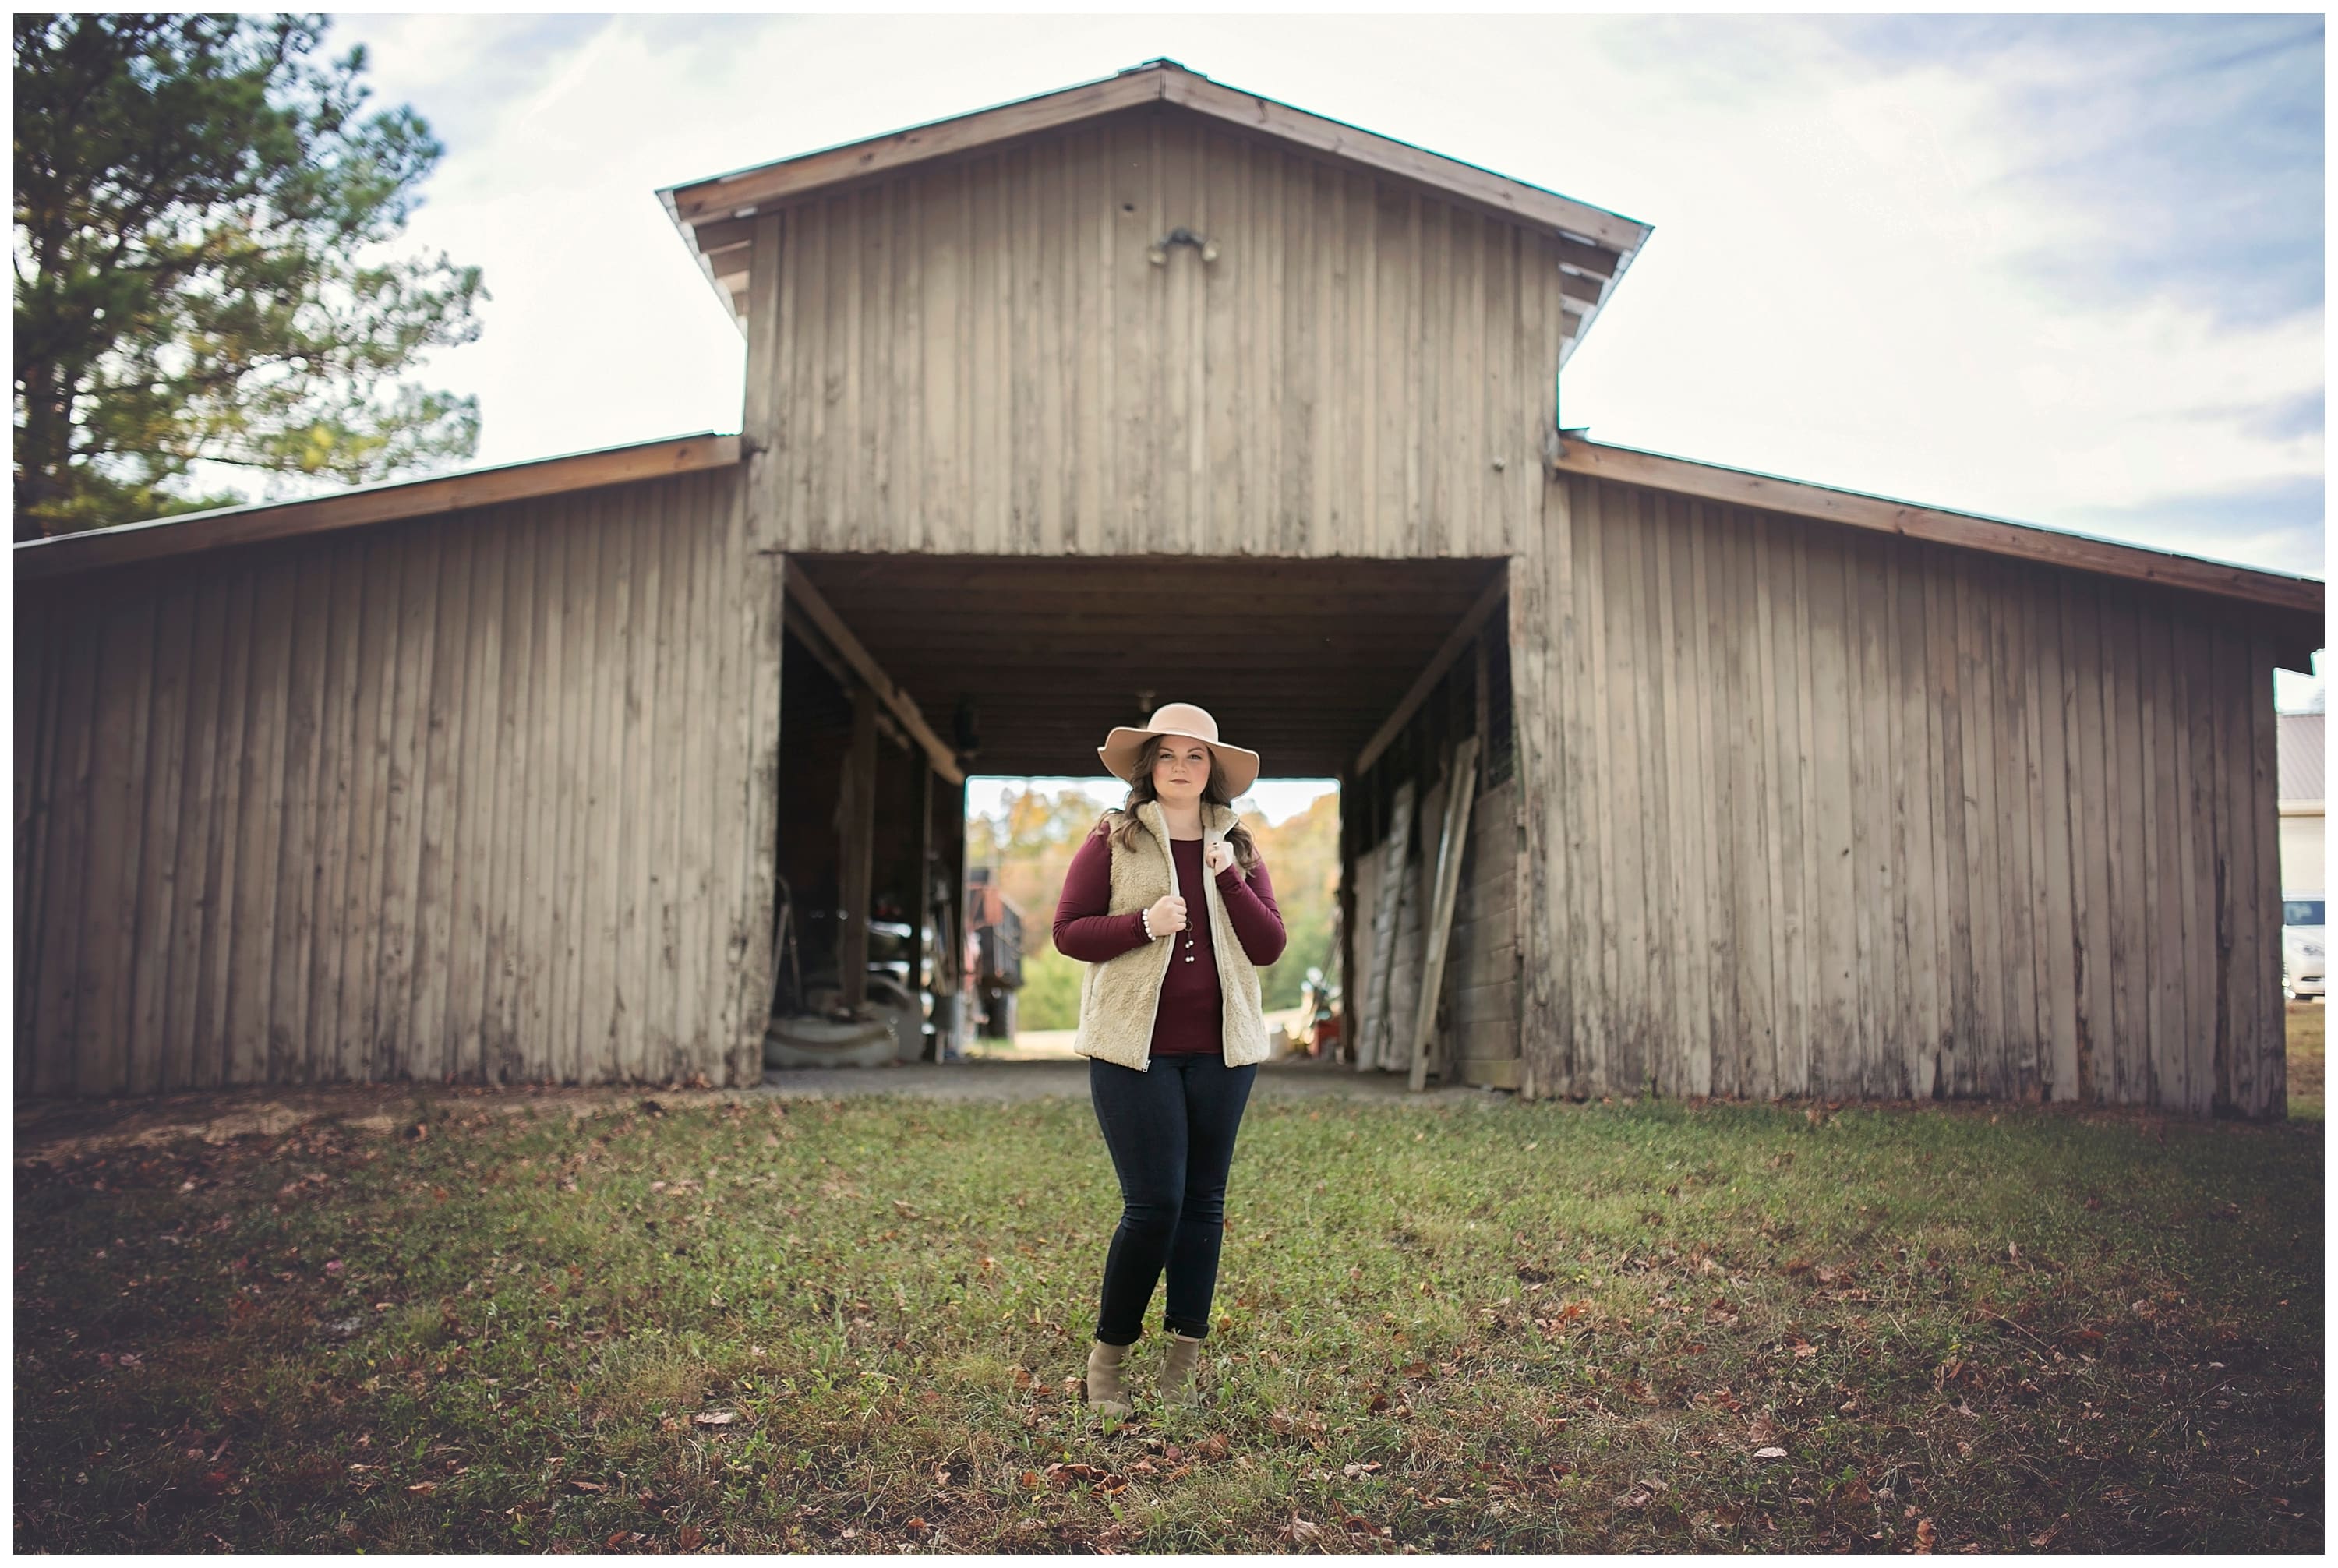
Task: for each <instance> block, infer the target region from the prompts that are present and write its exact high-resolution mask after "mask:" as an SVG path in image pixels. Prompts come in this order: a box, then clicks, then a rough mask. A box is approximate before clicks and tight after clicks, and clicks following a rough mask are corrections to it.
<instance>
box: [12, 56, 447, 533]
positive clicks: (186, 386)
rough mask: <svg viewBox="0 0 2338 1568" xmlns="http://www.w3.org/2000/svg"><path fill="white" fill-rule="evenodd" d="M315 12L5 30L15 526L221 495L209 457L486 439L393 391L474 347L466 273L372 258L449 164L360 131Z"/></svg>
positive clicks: (438, 445) (334, 464) (279, 465)
mask: <svg viewBox="0 0 2338 1568" xmlns="http://www.w3.org/2000/svg"><path fill="white" fill-rule="evenodd" d="M326 26H327V22H326V19H325V18H323V17H321V16H278V17H274V18H257V17H248V16H234V15H170V16H152V15H101V14H94V13H83V14H74V15H20V16H18V17H17V18H16V26H15V42H16V73H15V88H16V256H15V260H16V317H15V325H16V536H17V537H18V538H19V539H23V538H27V537H34V536H37V535H40V534H60V533H66V532H70V531H73V530H75V529H81V528H90V527H97V526H102V525H103V524H109V523H121V522H128V521H133V520H137V519H141V518H146V517H155V516H162V515H170V514H172V513H176V512H185V511H191V510H199V509H201V508H203V507H207V506H215V505H231V504H233V503H235V502H237V501H240V500H241V497H240V496H235V495H226V496H220V495H186V494H182V493H179V492H176V491H173V490H172V489H169V488H167V487H168V486H170V485H172V482H173V481H177V480H181V479H183V478H184V477H185V476H186V475H187V474H188V473H189V471H190V467H191V465H192V464H193V463H194V462H195V461H196V460H198V459H202V460H207V461H210V462H214V463H222V464H233V465H238V466H243V467H246V468H251V469H254V470H259V471H263V472H271V473H282V474H290V473H299V474H303V475H328V476H330V477H332V478H336V479H339V480H342V481H344V482H349V483H356V482H359V481H364V480H369V479H379V478H385V477H388V476H390V475H396V474H399V473H403V472H407V471H408V470H410V469H412V468H414V467H417V466H420V465H423V464H425V463H428V462H434V461H439V460H444V459H447V458H455V459H460V458H464V457H467V456H471V455H472V453H474V452H475V451H476V449H477V443H478V424H479V415H478V407H477V402H476V399H475V398H470V397H454V396H452V395H450V394H447V393H444V392H431V391H427V390H424V389H423V388H421V387H417V386H414V385H410V384H393V383H394V378H395V377H398V375H399V374H400V373H401V372H403V371H404V370H405V369H406V368H408V366H409V365H410V364H411V363H412V361H413V360H414V359H415V358H416V357H417V355H418V354H420V353H422V352H423V351H424V350H426V349H427V348H432V347H436V346H439V345H448V344H458V343H467V342H469V341H471V340H472V339H473V338H476V336H477V335H478V326H477V322H476V319H475V318H474V316H473V313H472V312H473V307H474V305H475V304H476V302H477V301H479V300H481V299H485V298H486V291H485V290H484V289H481V287H480V285H479V270H478V269H477V268H476V267H457V266H456V265H454V264H453V263H452V262H450V261H449V260H447V258H446V257H445V256H444V255H443V254H442V255H440V256H439V257H438V258H437V260H421V259H414V260H386V259H382V258H381V257H380V256H379V255H378V249H379V248H380V247H381V246H383V245H384V244H385V243H387V242H388V241H389V240H394V239H395V238H396V237H397V236H398V234H399V233H401V232H402V231H403V230H404V229H405V226H406V222H407V220H408V216H409V215H410V214H411V212H412V211H413V208H414V205H415V202H416V201H417V196H416V189H417V186H418V185H419V184H420V182H421V181H422V180H423V178H424V177H425V176H426V175H427V174H428V173H429V171H431V169H432V168H433V167H435V166H436V164H437V161H438V159H439V156H440V154H441V152H442V151H443V149H441V148H440V146H439V145H438V143H437V142H436V141H434V140H432V138H431V135H430V131H429V127H428V126H427V124H425V123H424V122H423V121H422V120H421V119H420V118H418V117H417V115H416V114H415V113H414V112H413V111H412V110H411V109H407V108H400V109H396V110H391V111H388V112H385V113H374V114H371V115H370V116H365V117H361V116H360V113H359V110H360V107H361V106H362V104H363V103H364V102H365V100H366V99H367V98H368V97H369V96H370V95H371V89H369V88H368V87H366V86H364V85H362V84H361V83H359V80H358V78H359V75H360V74H362V73H363V72H364V70H365V68H366V52H365V49H364V47H363V45H359V46H357V47H355V48H353V49H351V50H350V51H349V54H348V55H347V56H346V57H345V58H343V59H341V60H339V61H338V62H330V63H328V64H323V65H317V64H311V63H310V62H309V56H310V55H311V54H313V53H314V52H315V51H316V50H317V48H318V46H319V44H320V42H321V41H322V39H323V35H324V33H325V29H326Z"/></svg>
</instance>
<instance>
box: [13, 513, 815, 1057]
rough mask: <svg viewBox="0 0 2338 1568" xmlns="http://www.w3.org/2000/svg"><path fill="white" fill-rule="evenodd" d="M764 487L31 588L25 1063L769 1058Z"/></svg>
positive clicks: (22, 746)
mask: <svg viewBox="0 0 2338 1568" xmlns="http://www.w3.org/2000/svg"><path fill="white" fill-rule="evenodd" d="M739 489H740V486H739V485H737V483H736V480H735V475H734V474H733V473H732V472H728V471H725V472H716V473H710V474H705V475H690V476H687V477H682V478H676V479H671V480H659V481H654V482H649V483H643V484H637V485H622V486H613V487H609V488H606V489H603V490H596V491H586V492H582V493H579V494H576V495H566V496H559V497H554V498H548V499H545V500H540V501H531V502H523V503H516V504H513V505H504V506H497V507H493V508H486V509H482V510H478V511H474V512H468V513H460V514H456V515H449V516H447V517H444V518H435V519H429V520H424V521H417V522H412V523H401V524H386V525H382V526H378V527H374V528H368V529H365V530H362V531H359V532H354V533H350V534H341V535H326V536H321V537H319V538H315V539H309V540H300V541H291V542H287V543H284V544H271V545H265V546H256V547H253V548H249V549H243V550H233V551H223V552H221V553H219V554H213V555H201V556H196V557H192V558H190V559H188V560H186V561H183V562H177V563H173V564H171V565H170V566H169V567H168V568H167V569H161V570H124V571H117V572H108V573H94V574H92V575H90V576H88V577H84V578H78V579H69V580H66V581H65V582H63V583H57V584H55V585H54V586H50V585H44V588H43V590H42V592H41V593H38V594H24V595H20V598H19V602H18V610H17V619H16V670H17V675H16V681H17V685H16V692H17V720H16V721H17V732H16V738H17V744H16V779H15V786H16V857H17V881H16V887H17V902H16V933H17V944H16V973H17V1007H16V1040H17V1047H16V1086H17V1089H18V1091H19V1092H20V1093H40V1094H45V1093H84V1094H87V1093H151V1092H154V1091H160V1090H170V1089H179V1088H187V1087H200V1086H215V1085H226V1084H239V1083H307V1082H327V1081H336V1080H339V1081H349V1080H356V1081H378V1080H388V1079H396V1078H405V1077H412V1078H427V1079H437V1078H441V1077H444V1076H447V1075H448V1074H452V1075H454V1076H456V1077H458V1078H465V1079H480V1078H489V1079H492V1078H496V1077H498V1076H503V1077H507V1078H511V1079H515V1080H531V1079H545V1078H552V1079H561V1080H565V1081H570V1082H585V1083H593V1082H600V1081H606V1080H614V1079H626V1078H646V1079H663V1078H666V1077H669V1076H674V1075H680V1076H683V1077H687V1076H688V1075H690V1074H692V1073H704V1074H705V1075H706V1076H707V1078H708V1080H709V1081H710V1082H714V1083H725V1082H730V1081H732V1075H733V1074H734V1073H736V1072H737V1071H739V1063H742V1061H743V1062H747V1063H752V1071H756V1072H760V1065H761V1063H760V1051H759V1050H758V1049H754V1048H753V1047H754V1046H755V1045H759V1043H760V1039H761V1015H760V1010H761V1005H762V1000H763V999H762V996H761V986H762V985H763V979H762V976H763V974H764V964H763V961H762V956H763V954H764V951H765V949H766V948H767V946H768V937H767V936H766V935H765V930H766V927H765V926H760V925H758V923H757V917H756V915H755V911H756V910H757V909H758V908H759V907H761V908H762V909H763V910H764V911H765V912H766V915H767V914H768V897H769V896H768V890H767V889H759V888H758V887H757V886H756V884H757V883H758V882H759V881H761V882H764V883H767V882H768V877H769V867H766V866H763V865H761V861H762V860H764V859H766V858H768V855H767V854H766V853H765V852H766V851H767V850H768V848H769V846H768V844H767V843H765V842H764V840H765V839H766V838H768V836H769V835H768V827H769V818H768V813H767V812H766V813H765V814H764V815H763V816H762V817H761V818H760V820H761V822H762V824H763V826H762V828H757V827H756V826H755V823H756V822H757V821H758V820H759V818H758V816H757V812H758V809H759V807H760V805H761V803H760V802H758V801H757V800H756V799H755V798H754V793H753V788H752V786H753V779H752V777H751V772H750V766H749V754H750V751H751V750H762V749H764V748H765V746H766V744H767V743H768V740H769V738H770V730H771V725H772V724H775V723H776V721H777V715H776V696H775V694H774V695H773V698H772V707H773V711H772V713H771V714H770V715H768V716H765V718H764V719H763V720H761V729H760V731H758V730H755V729H754V727H753V725H752V723H751V714H750V711H749V710H750V709H751V707H752V702H753V701H755V700H756V696H755V694H756V693H757V692H758V691H762V690H763V689H765V688H770V689H771V691H772V692H773V693H775V691H776V684H775V682H776V673H777V672H776V671H771V672H770V675H771V679H768V680H766V679H761V678H760V677H755V676H751V673H750V667H751V663H754V662H755V661H751V659H750V656H749V652H750V650H749V638H750V636H751V635H752V634H753V628H754V627H756V626H757V625H758V624H759V622H757V621H756V618H755V617H754V616H753V615H752V613H751V608H752V607H750V606H748V605H746V604H745V603H743V602H742V601H743V598H744V593H745V591H744V590H743V589H742V586H741V584H742V581H744V580H745V576H744V574H742V572H741V571H740V570H739V569H738V566H737V560H738V557H739V556H740V555H741V554H742V529H743V527H744V526H745V520H744V509H743V508H742V507H741V506H740V505H738V493H739ZM771 623H772V624H773V625H776V621H775V620H774V621H773V622H771ZM758 734H760V739H757V738H756V737H757V736H758ZM751 1034H752V1036H753V1041H752V1043H751V1044H750V1045H749V1046H746V1047H742V1044H741V1042H742V1040H746V1039H747V1037H748V1036H749V1035H751Z"/></svg>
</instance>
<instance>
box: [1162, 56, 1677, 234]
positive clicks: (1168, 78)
mask: <svg viewBox="0 0 2338 1568" xmlns="http://www.w3.org/2000/svg"><path fill="white" fill-rule="evenodd" d="M1161 95H1162V97H1163V99H1164V101H1165V102H1167V103H1174V104H1177V105H1179V106H1180V107H1182V108H1186V109H1192V110H1195V111H1197V112H1199V113H1203V114H1207V115H1209V116H1211V117H1212V118H1213V119H1218V120H1223V121H1226V122H1230V123H1232V124H1235V125H1241V126H1245V127H1247V128H1248V129H1250V130H1252V131H1258V132H1264V133H1265V134H1267V135H1269V136H1272V137H1275V138H1277V139H1279V140H1281V141H1284V142H1293V143H1295V144H1297V145H1299V146H1302V147H1305V148H1309V149H1311V151H1314V152H1321V153H1324V154H1326V155H1328V156H1330V157H1333V158H1338V159H1341V160H1343V161H1345V162H1351V163H1360V164H1362V165H1363V166H1364V167H1366V168H1369V169H1372V170H1376V171H1380V173H1384V174H1393V175H1396V176H1398V177H1399V178H1400V179H1405V180H1411V181H1419V183H1421V184H1424V185H1429V186H1434V187H1435V188H1437V189H1438V190H1439V191H1444V192H1446V193H1447V194H1449V195H1453V196H1459V197H1462V198H1464V199H1466V200H1468V201H1472V202H1474V203H1476V204H1478V205H1479V206H1483V207H1489V208H1491V209H1493V211H1496V212H1498V213H1499V214H1501V215H1502V216H1504V217H1508V218H1516V219H1519V220H1523V221H1526V222H1528V223H1533V224H1537V225H1538V226H1541V227H1544V228H1549V229H1565V230H1568V231H1569V232H1571V233H1574V234H1578V235H1580V236H1582V237H1583V238H1584V239H1586V240H1596V241H1597V242H1598V243H1600V244H1601V245H1605V246H1609V247H1612V248H1613V249H1615V250H1618V251H1631V250H1638V249H1639V248H1640V246H1641V245H1643V244H1645V242H1646V240H1647V237H1648V230H1647V227H1646V226H1645V224H1640V223H1636V222H1634V221H1633V220H1631V219H1629V218H1623V217H1619V216H1617V215H1616V214H1615V213H1613V212H1608V211H1602V210H1601V209H1599V208H1597V207H1593V206H1589V205H1587V204H1586V203H1584V202H1581V201H1573V200H1570V199H1569V198H1567V197H1565V196H1561V195H1559V194H1558V193H1557V191H1546V190H1544V189H1542V188H1541V187H1540V186H1538V185H1529V184H1528V183H1526V182H1525V181H1521V180H1512V179H1510V178H1508V176H1506V175H1501V174H1497V173H1495V172H1494V171H1492V170H1490V169H1480V168H1479V167H1478V166H1477V165H1476V164H1475V163H1464V162H1461V160H1459V158H1448V157H1446V156H1445V155H1444V154H1442V153H1439V152H1429V151H1428V150H1427V149H1425V148H1420V147H1415V146H1413V145H1412V144H1411V143H1410V142H1399V141H1396V140H1394V139H1393V138H1391V137H1387V136H1380V135H1376V134H1374V133H1373V132H1370V131H1364V130H1360V129H1358V128H1357V127H1355V126H1353V125H1348V124H1344V123H1342V122H1340V121H1337V120H1327V119H1324V118H1323V117H1322V116H1321V115H1319V114H1310V113H1307V112H1306V111H1305V110H1302V109H1293V108H1292V107H1291V105H1289V104H1288V103H1276V102H1275V101H1274V100H1273V99H1272V98H1261V97H1259V96H1257V95H1256V94H1255V93H1242V92H1237V91H1236V90H1234V89H1233V88H1231V87H1224V86H1221V85H1219V84H1218V83H1215V82H1213V81H1211V80H1210V79H1209V78H1208V77H1206V76H1197V75H1195V74H1194V73H1191V72H1188V71H1183V70H1177V71H1170V72H1167V73H1164V77H1163V83H1162V93H1161Z"/></svg>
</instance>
